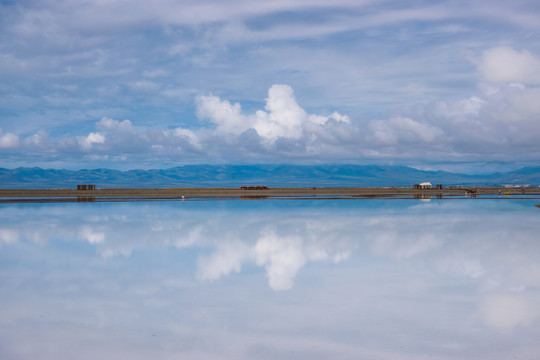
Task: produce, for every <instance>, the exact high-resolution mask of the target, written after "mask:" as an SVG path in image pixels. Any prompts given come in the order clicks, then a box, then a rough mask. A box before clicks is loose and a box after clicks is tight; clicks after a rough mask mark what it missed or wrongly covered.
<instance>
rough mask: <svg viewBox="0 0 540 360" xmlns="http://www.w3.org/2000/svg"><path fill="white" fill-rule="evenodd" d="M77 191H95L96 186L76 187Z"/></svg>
mask: <svg viewBox="0 0 540 360" xmlns="http://www.w3.org/2000/svg"><path fill="white" fill-rule="evenodd" d="M77 190H96V185H94V184H82V185H77Z"/></svg>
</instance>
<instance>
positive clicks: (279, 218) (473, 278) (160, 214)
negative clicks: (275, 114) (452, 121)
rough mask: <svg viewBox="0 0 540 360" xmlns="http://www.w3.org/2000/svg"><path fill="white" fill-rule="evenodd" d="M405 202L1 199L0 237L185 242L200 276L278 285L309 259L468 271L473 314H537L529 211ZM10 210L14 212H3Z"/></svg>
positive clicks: (502, 324) (124, 246) (110, 243)
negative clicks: (259, 277)
mask: <svg viewBox="0 0 540 360" xmlns="http://www.w3.org/2000/svg"><path fill="white" fill-rule="evenodd" d="M410 204H411V205H413V206H408V207H396V208H384V207H383V208H370V207H361V206H358V207H355V208H350V209H342V208H329V209H324V208H323V209H317V208H314V209H311V208H298V209H293V210H290V209H286V208H283V209H279V211H277V210H275V209H272V210H267V211H252V210H251V209H250V208H249V207H246V208H242V209H238V208H233V209H220V208H218V209H209V208H205V209H197V208H196V206H195V205H194V204H191V205H190V206H192V207H195V208H191V209H187V207H186V205H188V203H186V204H184V207H182V208H178V206H177V204H176V203H175V204H159V205H157V206H156V205H154V204H146V205H142V204H137V205H133V204H108V205H107V214H106V215H105V216H104V215H103V214H102V212H103V209H102V208H98V207H84V208H83V207H64V208H63V207H60V206H58V207H54V208H53V209H52V210H51V211H49V210H47V207H29V208H26V209H24V211H23V210H22V209H21V208H16V207H14V208H10V207H4V208H2V209H0V217H1V218H3V219H6V218H10V222H9V223H10V226H9V227H6V226H3V227H0V246H1V247H2V249H3V248H6V247H8V246H15V245H16V244H17V243H18V242H22V241H30V242H35V243H37V244H40V245H43V244H46V243H47V242H57V241H59V242H67V243H69V242H73V241H82V242H85V243H87V244H88V246H91V247H94V248H95V249H96V252H97V253H98V254H99V255H100V256H101V257H102V258H103V259H109V260H111V261H114V258H115V257H117V256H124V257H128V256H130V255H131V254H132V253H133V252H135V251H152V250H153V249H159V248H173V249H178V251H193V254H194V256H195V258H196V275H195V276H196V278H197V279H198V280H199V281H203V282H204V281H206V282H212V281H218V280H220V279H222V278H223V277H226V276H230V277H234V276H237V275H236V274H238V273H240V272H242V270H243V269H244V268H246V267H253V266H255V267H258V268H259V269H264V272H265V273H266V277H267V279H268V285H269V286H270V288H271V289H273V290H277V291H284V290H290V289H292V288H293V287H294V285H295V280H296V277H297V275H298V274H299V272H301V271H302V269H303V268H304V267H306V266H307V265H308V264H310V263H328V264H333V263H340V262H343V261H347V262H352V263H351V264H350V266H356V265H355V264H358V263H365V264H369V263H370V262H373V261H384V262H387V263H388V264H392V263H393V264H406V265H407V266H408V267H411V268H417V269H420V270H421V271H422V272H424V273H426V274H429V273H436V274H439V276H440V277H441V278H451V279H453V278H461V279H463V281H467V282H468V283H469V284H470V286H473V287H474V288H475V289H476V292H477V294H478V295H477V299H476V303H477V311H476V314H475V315H476V316H477V318H478V319H480V320H481V321H482V323H483V324H485V325H486V326H489V327H493V328H496V329H500V330H505V329H511V328H514V327H517V326H529V325H530V324H532V323H534V322H536V321H538V319H539V318H540V311H539V310H537V306H535V304H538V302H539V301H540V298H539V295H538V293H537V289H538V288H540V263H539V262H538V259H537V255H536V254H538V253H539V250H540V244H539V243H538V241H537V239H536V237H537V234H538V233H540V222H538V221H537V214H536V213H533V212H527V211H517V210H516V211H513V212H509V211H503V210H504V209H503V210H501V211H498V210H496V209H493V208H490V206H491V205H490V203H489V202H488V201H487V200H486V201H485V202H484V203H482V204H487V205H485V206H486V207H485V208H482V207H481V206H480V205H477V203H475V206H480V208H481V209H480V210H481V211H480V214H481V215H480V216H477V215H474V213H473V212H471V208H470V207H469V203H468V202H466V201H455V202H452V201H446V202H444V201H437V202H430V203H419V202H411V203H410ZM13 211H14V212H15V216H13V214H11V215H8V213H10V212H13ZM17 212H19V215H21V216H17ZM23 214H24V216H22V215H23ZM143 214H144V215H143ZM487 214H489V216H488V215H487ZM29 218H30V219H37V220H36V221H30V222H27V221H26V219H29ZM238 219H241V221H239V220H238ZM4 223H6V222H4ZM0 251H3V250H0ZM374 276H375V275H374ZM396 276H398V277H399V274H398V275H396ZM396 280H398V281H403V283H404V284H407V283H408V282H409V281H411V280H410V279H408V278H397V279H396ZM471 316H473V314H471Z"/></svg>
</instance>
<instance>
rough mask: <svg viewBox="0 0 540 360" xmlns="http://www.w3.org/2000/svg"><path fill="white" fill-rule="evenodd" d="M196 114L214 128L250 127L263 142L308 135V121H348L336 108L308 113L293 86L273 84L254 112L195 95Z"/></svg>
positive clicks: (235, 131)
mask: <svg viewBox="0 0 540 360" xmlns="http://www.w3.org/2000/svg"><path fill="white" fill-rule="evenodd" d="M196 102H197V115H198V116H199V117H200V118H201V119H205V118H207V119H209V120H210V121H211V122H213V123H214V124H216V125H217V131H218V132H227V133H233V134H239V133H241V132H244V131H246V130H247V129H254V130H255V131H256V132H257V134H258V135H259V136H260V137H261V138H262V139H263V141H264V142H265V143H266V144H267V145H270V144H273V143H274V142H275V141H276V140H277V139H279V138H284V139H293V140H299V139H303V138H309V137H310V135H315V134H314V133H312V132H311V133H310V131H309V128H310V125H314V124H315V125H319V126H325V125H326V124H327V122H328V121H329V120H330V119H331V120H334V121H336V122H340V123H343V124H350V119H349V117H347V116H345V115H341V114H339V113H338V112H337V111H335V112H333V113H332V114H331V115H330V116H323V115H316V114H308V113H307V112H306V111H305V110H304V109H303V108H302V107H300V106H299V105H298V103H297V102H296V99H295V96H294V92H293V89H292V88H291V87H290V86H289V85H282V84H275V85H272V86H271V87H270V89H269V90H268V97H267V98H266V106H265V110H266V111H264V110H257V111H256V112H255V113H254V114H251V115H244V114H242V108H241V106H240V104H238V103H235V104H231V103H230V102H228V101H222V100H221V99H219V98H218V97H216V96H199V97H198V98H197V101H196Z"/></svg>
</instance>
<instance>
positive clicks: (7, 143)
mask: <svg viewBox="0 0 540 360" xmlns="http://www.w3.org/2000/svg"><path fill="white" fill-rule="evenodd" d="M17 146H19V137H18V136H17V135H15V134H12V133H3V132H2V129H0V149H11V148H15V147H17Z"/></svg>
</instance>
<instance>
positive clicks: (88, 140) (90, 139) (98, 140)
mask: <svg viewBox="0 0 540 360" xmlns="http://www.w3.org/2000/svg"><path fill="white" fill-rule="evenodd" d="M78 140H79V145H80V147H81V149H83V150H90V149H92V146H93V145H94V144H103V143H104V142H105V136H103V135H102V134H100V133H97V132H91V133H90V134H88V135H87V136H86V137H79V139H78Z"/></svg>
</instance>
